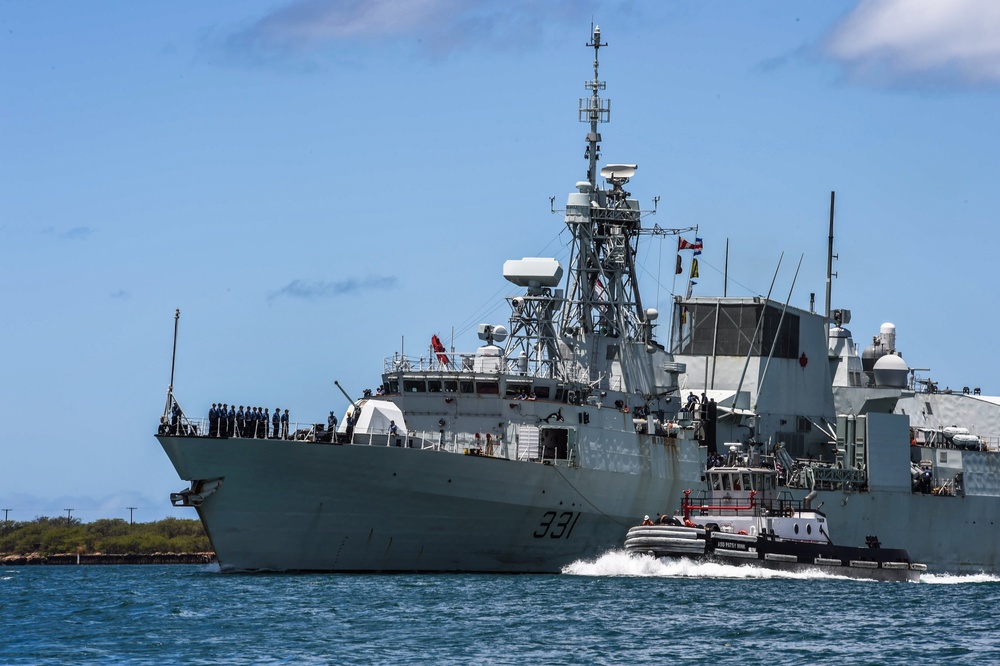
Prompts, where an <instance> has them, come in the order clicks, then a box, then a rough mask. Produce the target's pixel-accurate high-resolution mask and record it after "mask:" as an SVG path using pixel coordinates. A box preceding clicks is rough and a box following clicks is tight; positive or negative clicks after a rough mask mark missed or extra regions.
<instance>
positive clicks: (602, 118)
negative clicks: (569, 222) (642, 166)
mask: <svg viewBox="0 0 1000 666" xmlns="http://www.w3.org/2000/svg"><path fill="white" fill-rule="evenodd" d="M607 45H608V43H607V42H604V43H603V44H602V43H601V28H600V26H594V34H593V37H592V38H591V41H590V42H588V43H587V46H589V47H593V49H594V79H593V81H587V82H586V83H584V86H586V87H587V88H588V89H589V90H590V91H591V94H590V99H589V100H583V99H581V100H580V121H581V122H589V123H590V132H588V133H587V152H586V157H587V163H588V166H587V181H588V182H589V183H590V187H591V189H592V190H596V189H597V160H598V158H599V157H600V156H601V155H600V150H601V146H600V145H599V143H600V141H601V135H600V133H598V131H597V124H598V123H606V122H609V121H610V120H611V101H610V100H602V99H601V97H600V95H598V94H597V91H598V90H604V88H605V84H604V81H601V78H600V57H599V55H600V50H601V47H602V46H607ZM605 101H606V102H607V103H606V104H605ZM585 102H589V103H588V104H586V106H584V103H585Z"/></svg>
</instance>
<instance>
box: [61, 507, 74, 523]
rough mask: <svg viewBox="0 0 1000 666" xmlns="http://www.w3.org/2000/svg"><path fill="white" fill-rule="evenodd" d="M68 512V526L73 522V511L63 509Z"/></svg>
mask: <svg viewBox="0 0 1000 666" xmlns="http://www.w3.org/2000/svg"><path fill="white" fill-rule="evenodd" d="M63 511H65V512H66V524H67V525H68V524H69V523H71V522H73V509H63Z"/></svg>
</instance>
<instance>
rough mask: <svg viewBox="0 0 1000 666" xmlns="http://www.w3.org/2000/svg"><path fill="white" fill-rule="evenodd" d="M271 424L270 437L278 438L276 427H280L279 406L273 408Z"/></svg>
mask: <svg viewBox="0 0 1000 666" xmlns="http://www.w3.org/2000/svg"><path fill="white" fill-rule="evenodd" d="M271 425H272V426H273V427H274V428H273V430H272V432H271V437H273V438H274V439H278V429H279V428H280V427H281V407H275V408H274V414H272V415H271Z"/></svg>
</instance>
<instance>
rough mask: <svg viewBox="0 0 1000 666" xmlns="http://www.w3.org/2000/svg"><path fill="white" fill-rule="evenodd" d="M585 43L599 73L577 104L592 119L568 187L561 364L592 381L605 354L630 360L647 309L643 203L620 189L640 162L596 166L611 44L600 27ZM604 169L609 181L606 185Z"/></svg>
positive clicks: (607, 113)
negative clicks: (640, 282) (581, 162)
mask: <svg viewBox="0 0 1000 666" xmlns="http://www.w3.org/2000/svg"><path fill="white" fill-rule="evenodd" d="M587 46H588V47H591V48H593V49H594V78H593V80H591V81H587V82H586V83H585V84H584V85H585V87H586V88H587V89H588V90H590V93H591V94H590V97H587V98H582V99H581V100H580V108H579V120H580V121H581V122H586V123H588V124H589V125H590V131H589V132H588V133H587V136H586V146H587V148H586V153H585V158H586V160H587V180H586V181H585V182H580V183H577V189H578V190H579V194H574V195H570V201H569V202H568V203H567V207H566V226H567V227H568V228H569V230H570V232H571V233H572V236H573V242H572V250H571V252H572V254H571V259H570V267H569V273H568V277H567V298H566V301H565V303H564V305H563V312H562V321H561V327H560V328H561V333H562V339H563V341H564V343H566V345H567V346H568V347H569V348H570V349H571V350H572V359H571V360H570V359H566V358H564V359H563V360H564V361H566V363H564V364H563V366H564V368H563V369H564V372H565V373H566V374H567V375H569V376H570V377H575V378H577V379H579V380H581V381H587V382H591V383H595V382H600V381H601V380H602V375H604V374H605V369H606V365H607V363H606V361H607V360H609V359H612V358H613V357H614V356H615V355H618V360H619V361H620V362H621V363H622V365H623V366H624V365H629V363H628V360H629V359H626V358H625V357H624V355H626V354H628V353H629V352H627V351H626V350H625V347H626V346H627V343H629V342H636V341H639V340H640V339H641V338H642V337H643V331H644V329H643V322H644V315H643V310H642V303H641V301H640V299H639V292H638V288H637V281H636V270H635V255H636V246H637V241H638V236H639V228H640V224H639V217H640V211H639V206H638V203H637V202H636V201H635V200H633V199H630V198H629V197H630V196H631V195H630V194H629V193H628V192H626V191H625V190H624V189H623V186H624V185H625V184H626V183H628V180H629V178H631V177H632V175H633V174H634V173H635V169H636V167H635V165H630V164H619V165H610V166H606V167H604V168H603V169H601V170H600V171H598V166H597V164H598V159H599V158H600V150H601V146H600V141H601V135H600V133H599V132H598V131H597V128H598V125H599V124H600V123H605V122H608V121H609V120H610V119H611V103H610V101H608V100H605V99H602V98H601V96H600V95H599V91H601V90H604V88H605V84H604V82H603V81H601V79H600V58H599V55H600V49H601V47H603V46H607V44H606V43H602V42H601V30H600V28H598V27H595V28H594V31H593V36H592V39H591V41H590V42H589V43H588V44H587ZM599 176H600V177H601V178H602V179H603V180H605V181H606V182H607V184H608V185H610V187H611V189H603V188H602V186H601V185H600V184H599V183H598V177H599ZM609 347H613V348H609ZM570 366H572V367H570ZM626 374H627V373H626ZM626 383H627V382H626ZM614 388H617V387H614Z"/></svg>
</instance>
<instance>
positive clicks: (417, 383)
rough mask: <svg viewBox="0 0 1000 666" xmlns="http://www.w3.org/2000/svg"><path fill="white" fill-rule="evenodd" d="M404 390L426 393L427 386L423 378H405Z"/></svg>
mask: <svg viewBox="0 0 1000 666" xmlns="http://www.w3.org/2000/svg"><path fill="white" fill-rule="evenodd" d="M403 391H405V392H406V393H424V392H425V391H427V386H426V385H425V384H424V380H422V379H404V380H403Z"/></svg>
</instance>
